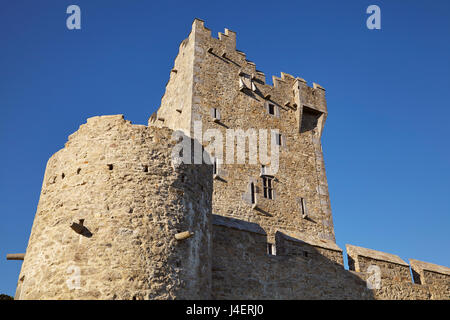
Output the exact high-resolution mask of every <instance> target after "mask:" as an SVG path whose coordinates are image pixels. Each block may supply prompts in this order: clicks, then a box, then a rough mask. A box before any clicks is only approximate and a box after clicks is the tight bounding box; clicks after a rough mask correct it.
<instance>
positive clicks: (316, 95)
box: [150, 19, 335, 241]
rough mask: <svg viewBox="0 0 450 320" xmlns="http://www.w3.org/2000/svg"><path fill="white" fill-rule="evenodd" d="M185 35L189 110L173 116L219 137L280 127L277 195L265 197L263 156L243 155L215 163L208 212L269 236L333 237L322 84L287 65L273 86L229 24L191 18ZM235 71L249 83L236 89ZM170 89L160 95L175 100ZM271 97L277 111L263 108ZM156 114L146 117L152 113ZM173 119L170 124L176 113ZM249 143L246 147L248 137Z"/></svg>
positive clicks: (237, 77) (173, 77)
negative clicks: (252, 194)
mask: <svg viewBox="0 0 450 320" xmlns="http://www.w3.org/2000/svg"><path fill="white" fill-rule="evenodd" d="M188 40H189V45H191V44H192V45H194V46H195V48H194V49H193V50H192V49H190V50H189V52H191V53H192V52H193V54H194V57H193V64H194V65H193V76H192V79H193V89H192V95H193V96H192V101H193V103H192V114H190V115H188V114H184V113H181V114H180V113H178V114H177V112H176V111H172V114H174V117H177V119H179V120H176V121H181V120H180V119H182V118H184V117H189V116H190V117H191V121H192V122H191V136H194V130H193V126H194V122H195V121H200V122H201V124H202V129H203V132H205V131H206V130H207V129H216V130H219V131H220V132H222V135H223V138H224V144H225V138H226V129H242V130H244V131H246V130H247V129H250V128H255V129H256V130H259V129H268V130H270V129H278V130H279V132H280V133H281V134H282V136H283V142H282V146H281V148H280V165H279V171H278V172H277V173H275V174H274V177H275V179H274V199H273V200H269V199H266V198H264V197H263V194H262V179H261V177H260V172H261V165H260V163H259V162H258V163H257V164H249V161H248V158H247V159H246V163H245V164H221V165H219V168H218V175H217V179H215V180H214V194H213V212H214V213H215V214H219V215H223V216H228V217H235V218H240V219H243V220H246V221H251V222H255V223H258V224H259V225H261V226H262V227H263V228H264V229H265V230H266V231H267V233H268V236H269V238H270V239H272V240H273V238H274V235H275V233H276V231H278V230H281V231H283V232H285V233H286V234H290V235H293V236H297V234H298V233H302V234H305V233H306V234H309V235H311V236H314V237H317V238H323V239H329V240H332V241H334V240H335V238H334V228H333V222H332V216H331V207H330V203H329V197H328V185H327V182H326V175H325V168H324V167H325V166H324V163H323V156H322V147H321V142H320V134H321V131H322V128H323V123H324V119H325V118H326V102H325V97H324V93H325V91H324V90H323V88H321V87H320V86H318V85H314V88H310V87H308V86H307V85H306V84H305V82H304V80H302V79H300V78H297V79H296V78H294V77H292V76H290V75H288V74H285V73H282V74H281V78H278V77H273V82H274V85H273V86H272V85H269V84H267V83H266V80H265V75H264V73H262V72H260V71H257V70H256V67H255V64H254V63H252V62H250V61H247V60H246V56H245V54H244V53H242V52H240V51H238V50H236V34H235V33H234V32H232V31H230V30H225V33H220V34H219V39H216V38H213V37H211V31H210V30H208V29H207V28H205V27H204V24H203V21H201V20H198V19H196V20H195V21H194V23H193V26H192V32H191V34H190V35H189V38H188ZM179 57H180V55H179V56H178V58H177V59H179ZM185 67H186V68H187V66H185ZM189 68H190V66H189ZM183 74H184V73H183ZM180 75H181V72H180V67H178V73H176V74H174V75H171V80H170V81H171V82H173V83H174V84H173V85H174V86H175V83H176V82H177V81H178V80H177V77H179V76H180ZM240 79H243V80H242V83H245V84H246V85H247V87H248V88H247V89H245V90H240ZM180 81H181V80H180ZM252 86H254V87H253V89H254V90H252ZM168 88H170V85H169V86H168ZM172 94H173V93H172V91H171V90H170V89H168V90H167V91H166V93H165V96H164V97H165V99H168V101H169V100H173V98H170V96H171V95H172ZM268 103H271V104H274V105H275V115H270V114H269V113H268V111H267V104H268ZM298 104H301V105H298ZM176 107H177V105H176V104H175V105H171V106H167V105H165V104H164V105H162V106H161V108H160V110H158V112H157V116H159V115H160V114H161V115H163V114H167V112H168V111H167V109H168V108H172V110H175V109H176ZM211 108H217V110H219V112H220V121H214V119H213V117H212V116H211ZM303 109H305V110H303ZM154 119H155V118H153V119H150V122H152V121H157V120H154ZM166 121H167V120H166ZM170 121H171V123H170V125H169V124H167V125H168V126H171V125H172V122H173V121H174V120H170ZM183 121H184V120H183ZM180 127H181V125H180ZM174 129H175V128H174ZM269 134H270V131H269ZM196 138H197V137H196ZM205 144H208V142H205ZM234 145H235V146H236V142H235V143H234ZM246 148H247V151H248V145H247V147H246ZM224 153H225V149H224ZM224 160H225V159H224ZM251 182H253V183H254V185H255V186H256V187H257V188H256V192H257V194H256V201H257V207H256V208H254V207H253V206H252V204H251V202H250V200H249V186H250V183H251ZM301 198H304V201H305V203H306V208H307V213H308V214H307V216H304V215H303V214H302V210H301V207H300V203H301Z"/></svg>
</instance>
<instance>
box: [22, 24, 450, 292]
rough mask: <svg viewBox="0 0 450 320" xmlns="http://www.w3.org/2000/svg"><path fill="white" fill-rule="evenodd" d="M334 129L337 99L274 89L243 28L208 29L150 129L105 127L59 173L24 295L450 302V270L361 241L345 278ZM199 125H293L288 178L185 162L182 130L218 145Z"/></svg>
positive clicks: (286, 129) (81, 139)
mask: <svg viewBox="0 0 450 320" xmlns="http://www.w3.org/2000/svg"><path fill="white" fill-rule="evenodd" d="M326 118H327V105H326V99H325V89H324V88H323V87H321V86H320V85H318V84H313V86H312V87H310V86H308V85H307V83H306V81H305V80H303V79H301V78H295V77H293V76H291V75H289V74H286V73H281V77H273V85H269V84H267V83H266V79H265V75H264V73H263V72H261V71H258V70H257V69H256V66H255V64H254V63H253V62H250V61H248V60H247V59H246V55H245V54H244V53H243V52H241V51H238V50H236V34H235V33H234V32H232V31H230V30H227V29H225V32H224V33H219V37H218V38H214V37H212V36H211V31H210V30H209V29H207V28H206V27H205V26H204V22H203V21H202V20H199V19H195V20H194V22H193V25H192V31H191V32H190V34H189V36H188V38H187V39H185V40H184V41H183V42H182V43H181V45H180V47H179V53H178V56H177V57H176V59H175V64H174V67H173V69H172V70H171V72H170V79H169V81H168V83H167V85H166V91H165V94H164V96H163V97H162V100H161V106H160V108H159V109H158V110H157V112H155V113H154V114H153V115H152V116H151V117H150V119H149V124H148V126H144V125H133V124H131V123H130V122H129V121H126V120H124V118H123V116H121V115H114V116H99V117H93V118H90V119H88V120H87V123H86V124H83V125H82V126H81V127H80V128H79V130H78V131H77V132H75V133H74V134H72V135H71V136H70V137H69V139H68V142H67V143H66V145H65V148H63V149H62V150H60V151H58V152H57V153H56V154H54V155H53V156H52V157H51V158H50V160H49V161H48V164H47V168H46V171H45V176H44V181H43V185H42V192H41V196H40V200H39V204H38V208H37V212H36V217H35V220H34V223H33V228H32V231H31V236H30V239H29V243H28V247H27V250H26V253H25V255H24V262H23V265H22V269H21V272H20V275H19V280H18V285H17V291H16V296H15V298H16V299H450V268H447V267H443V266H437V265H434V264H430V263H425V262H421V261H417V260H410V265H409V264H408V263H406V262H405V261H403V260H402V259H400V258H399V257H398V256H396V255H393V254H388V253H383V252H379V251H375V250H370V249H365V248H361V247H356V246H352V245H347V254H348V261H349V269H350V270H346V269H345V268H344V262H343V251H342V249H341V248H339V247H338V246H337V245H336V243H335V234H334V227H333V219H332V214H331V207H330V201H329V195H328V185H327V179H326V174H325V165H324V160H323V152H322V146H321V133H322V130H323V128H324V125H325V120H326ZM194 123H200V124H201V126H202V128H203V131H205V130H207V129H215V130H219V131H220V132H223V135H224V136H225V135H226V130H227V129H242V130H244V131H246V130H249V129H251V128H254V127H258V128H267V129H269V128H276V129H278V130H279V134H277V136H276V139H274V140H272V143H273V142H275V143H276V144H277V145H279V169H278V171H277V172H276V173H272V172H270V170H269V171H268V170H266V169H265V167H263V166H261V164H251V163H248V161H247V162H246V163H243V164H226V163H225V162H217V161H216V160H214V159H216V155H215V154H211V155H210V156H211V161H210V162H209V164H208V163H198V164H186V163H181V164H177V165H174V163H173V161H172V160H173V159H172V150H173V148H174V146H175V145H176V144H177V141H176V140H174V139H173V133H174V132H183V134H184V138H186V137H187V139H191V140H190V141H191V142H192V144H193V145H194V146H197V147H198V146H199V147H200V148H203V147H206V144H205V143H203V142H202V139H201V137H200V140H198V139H197V137H196V132H195V130H194ZM199 141H200V142H199ZM202 143H203V144H202ZM233 143H234V140H233ZM250 146H251V143H249V144H248V147H249V148H250ZM211 163H213V164H211Z"/></svg>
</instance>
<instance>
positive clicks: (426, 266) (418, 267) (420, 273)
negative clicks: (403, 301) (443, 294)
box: [409, 259, 450, 284]
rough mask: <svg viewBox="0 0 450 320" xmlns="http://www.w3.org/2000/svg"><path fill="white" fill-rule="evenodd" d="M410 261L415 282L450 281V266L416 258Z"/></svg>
mask: <svg viewBox="0 0 450 320" xmlns="http://www.w3.org/2000/svg"><path fill="white" fill-rule="evenodd" d="M409 262H410V264H411V269H412V273H413V278H414V282H415V283H419V284H433V283H442V282H444V283H445V282H446V283H450V268H447V267H443V266H439V265H436V264H432V263H429V262H423V261H418V260H414V259H410V260H409Z"/></svg>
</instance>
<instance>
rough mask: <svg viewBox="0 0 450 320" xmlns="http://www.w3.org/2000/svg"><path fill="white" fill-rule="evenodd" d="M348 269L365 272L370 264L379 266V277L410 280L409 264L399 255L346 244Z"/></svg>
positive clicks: (402, 280) (401, 280)
mask: <svg viewBox="0 0 450 320" xmlns="http://www.w3.org/2000/svg"><path fill="white" fill-rule="evenodd" d="M346 247H347V254H348V265H349V268H350V270H355V271H357V272H366V271H367V268H369V266H371V265H376V266H378V267H380V270H381V278H382V279H390V280H393V281H399V282H411V274H410V270H409V265H408V264H407V263H406V262H405V261H403V260H402V259H400V257H399V256H396V255H393V254H388V253H384V252H380V251H376V250H371V249H366V248H362V247H356V246H352V245H347V246H346Z"/></svg>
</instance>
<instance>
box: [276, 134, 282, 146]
mask: <svg viewBox="0 0 450 320" xmlns="http://www.w3.org/2000/svg"><path fill="white" fill-rule="evenodd" d="M276 140H277V145H279V146H281V144H282V140H283V138H282V137H281V133H277V134H276Z"/></svg>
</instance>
